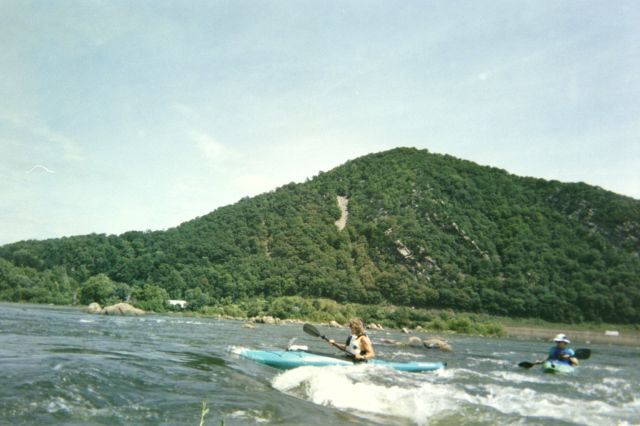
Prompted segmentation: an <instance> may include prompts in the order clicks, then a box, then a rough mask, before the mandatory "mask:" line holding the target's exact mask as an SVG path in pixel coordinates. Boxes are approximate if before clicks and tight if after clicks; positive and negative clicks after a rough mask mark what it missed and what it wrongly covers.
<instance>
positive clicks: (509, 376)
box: [491, 371, 548, 383]
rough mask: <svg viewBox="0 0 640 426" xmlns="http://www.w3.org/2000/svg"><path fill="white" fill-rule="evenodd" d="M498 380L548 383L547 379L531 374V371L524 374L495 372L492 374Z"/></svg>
mask: <svg viewBox="0 0 640 426" xmlns="http://www.w3.org/2000/svg"><path fill="white" fill-rule="evenodd" d="M491 375H492V376H494V377H495V378H497V379H500V380H506V381H508V382H510V383H547V382H548V380H547V378H546V377H544V376H541V375H539V374H536V375H534V374H531V372H529V371H525V372H523V373H520V372H515V371H493V372H492V373H491Z"/></svg>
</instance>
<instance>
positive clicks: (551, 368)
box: [542, 361, 575, 374]
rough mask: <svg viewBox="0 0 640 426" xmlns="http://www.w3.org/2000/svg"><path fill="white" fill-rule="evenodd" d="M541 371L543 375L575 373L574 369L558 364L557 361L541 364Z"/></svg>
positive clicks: (563, 363) (570, 366)
mask: <svg viewBox="0 0 640 426" xmlns="http://www.w3.org/2000/svg"><path fill="white" fill-rule="evenodd" d="M542 371H544V372H545V373H551V374H556V373H563V374H566V373H573V372H574V371H575V367H574V366H572V365H569V364H567V363H566V362H558V361H545V362H544V363H543V364H542Z"/></svg>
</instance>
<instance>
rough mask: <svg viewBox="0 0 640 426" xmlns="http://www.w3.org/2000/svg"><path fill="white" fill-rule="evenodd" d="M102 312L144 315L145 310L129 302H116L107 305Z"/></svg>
mask: <svg viewBox="0 0 640 426" xmlns="http://www.w3.org/2000/svg"><path fill="white" fill-rule="evenodd" d="M102 313H103V314H105V315H143V314H144V311H143V310H142V309H138V308H136V307H134V306H133V305H130V304H128V303H116V304H115V305H111V306H106V307H105V308H104V309H103V310H102Z"/></svg>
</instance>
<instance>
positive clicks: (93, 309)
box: [83, 302, 102, 314]
mask: <svg viewBox="0 0 640 426" xmlns="http://www.w3.org/2000/svg"><path fill="white" fill-rule="evenodd" d="M83 311H85V312H87V313H89V314H99V313H101V312H102V307H101V306H100V304H99V303H96V302H93V303H89V306H87V307H86V308H84V309H83Z"/></svg>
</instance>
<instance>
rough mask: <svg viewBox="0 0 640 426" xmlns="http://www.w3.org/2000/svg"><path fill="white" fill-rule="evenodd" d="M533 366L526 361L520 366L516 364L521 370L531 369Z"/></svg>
mask: <svg viewBox="0 0 640 426" xmlns="http://www.w3.org/2000/svg"><path fill="white" fill-rule="evenodd" d="M534 365H535V364H534V363H532V362H528V361H522V362H521V363H520V364H518V367H522V368H531V367H533V366H534Z"/></svg>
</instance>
